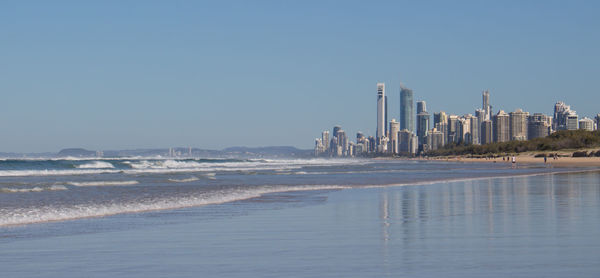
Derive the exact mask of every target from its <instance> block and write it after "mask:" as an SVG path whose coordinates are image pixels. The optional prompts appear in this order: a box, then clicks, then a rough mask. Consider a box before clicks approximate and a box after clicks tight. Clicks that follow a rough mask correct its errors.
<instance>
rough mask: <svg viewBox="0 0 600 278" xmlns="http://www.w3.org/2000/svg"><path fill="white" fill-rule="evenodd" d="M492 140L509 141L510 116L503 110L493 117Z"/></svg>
mask: <svg viewBox="0 0 600 278" xmlns="http://www.w3.org/2000/svg"><path fill="white" fill-rule="evenodd" d="M493 129H494V142H508V141H510V116H509V115H508V114H506V112H504V111H503V110H500V111H499V112H498V114H496V115H494V117H493Z"/></svg>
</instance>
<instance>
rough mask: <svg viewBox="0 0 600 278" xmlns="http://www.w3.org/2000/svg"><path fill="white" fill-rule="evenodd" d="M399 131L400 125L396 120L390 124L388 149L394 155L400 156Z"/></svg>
mask: <svg viewBox="0 0 600 278" xmlns="http://www.w3.org/2000/svg"><path fill="white" fill-rule="evenodd" d="M398 131H400V123H399V122H396V119H392V121H391V122H390V148H389V149H388V150H389V151H390V152H391V153H393V154H398V153H399V152H398Z"/></svg>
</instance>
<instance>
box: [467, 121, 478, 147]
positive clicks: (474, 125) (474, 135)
mask: <svg viewBox="0 0 600 278" xmlns="http://www.w3.org/2000/svg"><path fill="white" fill-rule="evenodd" d="M465 118H466V119H467V120H469V125H470V126H469V133H470V139H471V140H470V142H469V143H471V144H473V145H479V144H481V140H480V127H481V123H480V122H479V119H478V118H477V117H475V116H473V115H471V114H469V115H467V116H466V117H465Z"/></svg>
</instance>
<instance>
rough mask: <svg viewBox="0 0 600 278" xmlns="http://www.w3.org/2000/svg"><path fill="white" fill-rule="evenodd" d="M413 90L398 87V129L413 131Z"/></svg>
mask: <svg viewBox="0 0 600 278" xmlns="http://www.w3.org/2000/svg"><path fill="white" fill-rule="evenodd" d="M413 105H414V104H413V91H412V90H411V89H408V88H405V87H400V129H406V130H408V131H411V132H414V131H415V129H414V123H415V118H414V110H413Z"/></svg>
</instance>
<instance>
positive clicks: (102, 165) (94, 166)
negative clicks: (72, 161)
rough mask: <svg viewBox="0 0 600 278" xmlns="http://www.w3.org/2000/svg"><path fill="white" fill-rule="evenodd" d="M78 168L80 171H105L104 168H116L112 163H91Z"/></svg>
mask: <svg viewBox="0 0 600 278" xmlns="http://www.w3.org/2000/svg"><path fill="white" fill-rule="evenodd" d="M77 168H80V169H104V168H115V166H113V165H112V164H111V163H110V162H106V161H93V162H90V163H85V164H81V165H78V166H77Z"/></svg>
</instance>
